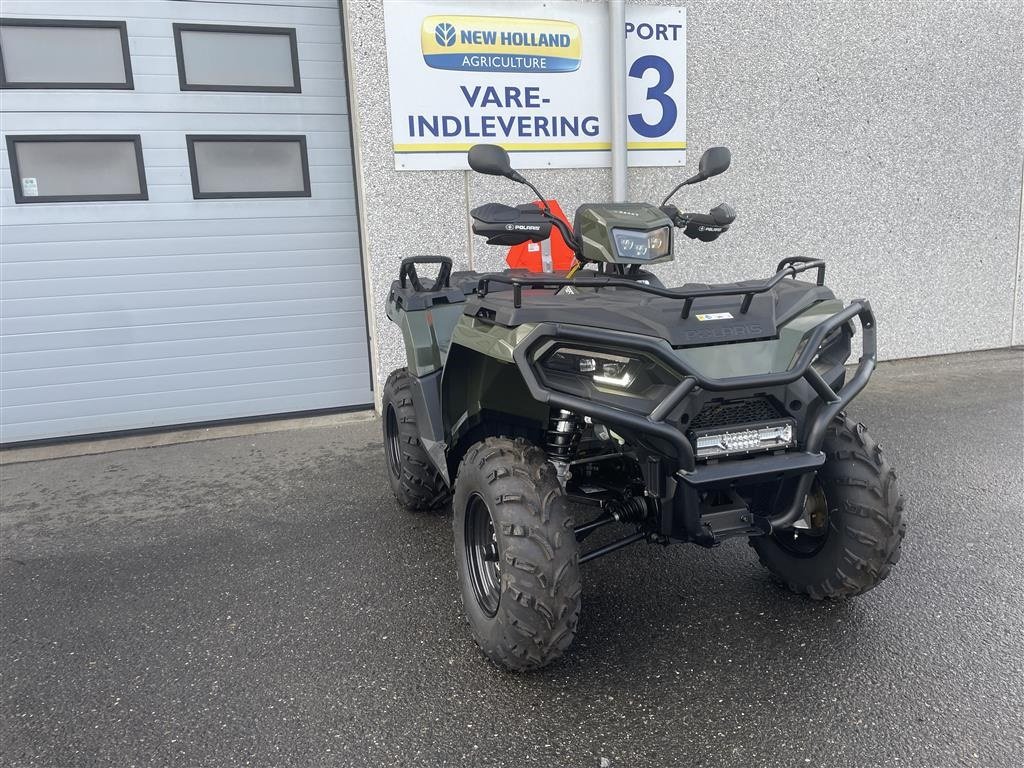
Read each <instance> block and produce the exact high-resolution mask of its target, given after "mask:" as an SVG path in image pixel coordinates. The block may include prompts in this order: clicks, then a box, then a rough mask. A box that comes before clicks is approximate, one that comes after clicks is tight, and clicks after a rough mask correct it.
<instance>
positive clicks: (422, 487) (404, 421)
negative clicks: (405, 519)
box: [381, 368, 451, 510]
mask: <svg viewBox="0 0 1024 768" xmlns="http://www.w3.org/2000/svg"><path fill="white" fill-rule="evenodd" d="M381 400H382V401H381V405H382V406H383V410H384V419H383V422H384V457H385V459H386V460H387V468H388V480H389V481H390V483H391V490H392V491H393V492H394V494H395V498H396V499H398V503H399V504H401V505H402V506H403V507H405V508H406V509H410V510H428V509H437V508H438V507H442V506H444V505H445V504H447V503H448V500H449V499H450V498H451V492H450V491H449V490H448V486H447V485H445V482H444V478H442V477H441V473H440V472H438V471H437V470H436V469H434V465H433V464H432V463H431V462H430V458H429V457H428V456H427V451H426V449H425V448H424V447H423V443H421V442H420V433H419V430H418V429H417V427H416V408H415V406H414V405H413V401H412V375H411V374H410V373H409V371H408V370H407V369H405V368H399V369H398V370H397V371H393V372H392V373H391V375H390V376H388V380H387V383H386V384H385V385H384V392H383V395H382V398H381Z"/></svg>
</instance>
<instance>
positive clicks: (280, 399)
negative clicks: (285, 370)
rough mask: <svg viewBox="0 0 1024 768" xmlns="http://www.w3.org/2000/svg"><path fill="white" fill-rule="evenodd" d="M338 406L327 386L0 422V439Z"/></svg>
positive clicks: (298, 411) (243, 416)
mask: <svg viewBox="0 0 1024 768" xmlns="http://www.w3.org/2000/svg"><path fill="white" fill-rule="evenodd" d="M336 407H337V393H336V391H335V390H334V389H331V388H328V389H325V390H323V391H314V392H305V391H304V392H289V393H286V394H284V395H273V396H270V397H258V396H257V397H252V398H246V399H241V398H239V397H235V398H234V399H229V401H228V402H219V403H195V404H189V405H184V406H174V407H161V408H156V409H148V408H146V409H142V410H137V411H111V412H109V413H101V414H98V415H94V416H69V417H65V418H59V419H57V418H53V419H49V420H47V421H46V422H45V423H40V422H38V421H23V422H17V423H6V424H0V442H14V441H16V440H17V441H26V440H41V439H46V438H49V437H52V436H53V434H54V433H56V434H60V435H90V434H98V433H106V432H117V431H124V430H138V429H146V428H151V427H163V426H167V425H174V424H181V425H186V424H194V423H197V422H198V423H202V422H218V421H224V420H225V419H244V418H251V417H259V416H263V415H266V414H301V413H302V412H304V411H317V410H327V409H333V408H336Z"/></svg>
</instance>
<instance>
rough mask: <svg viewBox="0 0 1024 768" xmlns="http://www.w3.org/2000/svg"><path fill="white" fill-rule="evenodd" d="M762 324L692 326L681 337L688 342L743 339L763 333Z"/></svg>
mask: <svg viewBox="0 0 1024 768" xmlns="http://www.w3.org/2000/svg"><path fill="white" fill-rule="evenodd" d="M764 332H765V331H764V326H763V325H762V324H761V323H747V324H745V325H724V326H719V327H717V328H694V329H693V330H687V331H686V332H685V333H684V334H683V339H685V340H686V341H688V342H695V341H727V340H729V339H745V338H748V337H750V336H760V335H762V334H764Z"/></svg>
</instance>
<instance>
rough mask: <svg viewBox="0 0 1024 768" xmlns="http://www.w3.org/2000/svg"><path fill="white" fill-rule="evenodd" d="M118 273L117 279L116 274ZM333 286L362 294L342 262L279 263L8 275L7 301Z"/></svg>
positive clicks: (357, 278)
mask: <svg viewBox="0 0 1024 768" xmlns="http://www.w3.org/2000/svg"><path fill="white" fill-rule="evenodd" d="M115 278H116V279H115ZM322 283H330V284H332V285H335V286H336V287H337V288H338V290H339V291H342V292H344V293H345V295H350V296H359V295H361V293H362V280H361V279H360V276H359V275H358V274H355V275H353V274H352V271H351V270H349V269H346V268H345V267H344V266H343V265H341V264H328V265H322V266H310V265H306V264H303V265H300V266H281V267H266V268H263V269H252V268H249V267H243V268H233V269H220V270H214V269H209V270H201V271H196V272H190V271H187V270H175V271H171V272H155V273H151V274H130V273H128V272H122V273H121V274H119V275H116V276H110V275H96V276H90V277H74V278H57V277H53V278H40V279H35V280H12V279H6V280H5V281H4V287H3V291H2V294H0V296H2V298H3V300H4V301H12V300H31V299H47V298H61V297H71V296H78V295H80V294H82V293H88V294H90V295H91V296H97V297H102V296H119V295H128V294H133V293H144V294H147V295H148V294H155V293H176V292H179V291H186V290H187V291H203V290H211V289H220V288H246V287H257V288H258V287H263V286H277V285H282V284H310V285H315V284H322Z"/></svg>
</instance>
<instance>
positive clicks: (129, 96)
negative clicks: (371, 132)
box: [4, 80, 341, 130]
mask: <svg viewBox="0 0 1024 768" xmlns="http://www.w3.org/2000/svg"><path fill="white" fill-rule="evenodd" d="M318 83H319V81H314V82H312V83H310V84H309V85H310V92H308V93H307V92H306V89H305V88H304V89H303V93H302V95H295V96H286V97H281V98H275V99H274V101H273V102H272V103H270V104H266V103H265V102H266V94H259V95H255V94H243V93H217V94H213V95H211V96H208V97H207V98H205V99H197V98H196V97H195V96H193V95H191V94H189V95H188V96H185V95H182V94H180V93H177V92H175V91H171V90H170V89H169V87H168V84H167V83H166V82H164V83H161V87H168V90H166V91H164V90H156V91H154V90H152V89H149V92H148V93H147V94H140V93H138V91H137V90H133V91H112V92H111V93H110V95H106V96H104V98H103V101H102V102H101V103H99V104H98V103H97V101H96V97H95V95H93V94H91V93H78V92H75V91H69V92H68V93H67V94H66V95H65V96H64V98H63V99H62V100H61V102H60V104H54V102H53V97H52V96H50V95H47V94H44V93H35V92H25V93H19V94H18V95H17V96H16V97H14V98H10V99H9V102H8V106H9V108H12V109H13V108H14V107H15V106H17V107H18V109H21V110H30V111H34V112H46V113H52V114H54V115H55V116H59V115H60V114H61V113H63V112H66V111H69V110H70V111H81V112H86V111H88V112H93V113H95V115H96V118H95V119H94V122H97V123H100V124H109V123H107V121H103V120H100V119H98V118H100V117H102V116H104V115H105V114H107V113H109V114H110V115H111V116H113V117H115V118H116V117H119V116H120V115H122V114H125V113H127V112H131V113H132V114H145V113H152V114H155V115H164V114H166V110H167V109H168V108H173V109H176V110H178V111H179V112H181V113H182V114H189V113H192V112H196V113H199V112H202V111H203V110H204V109H206V110H217V111H220V112H250V111H252V110H253V109H257V108H258V109H260V111H261V112H262V113H263V116H264V117H266V116H267V115H268V114H274V113H280V114H282V115H294V114H295V113H296V112H299V111H301V112H302V113H303V114H319V115H338V114H339V112H340V111H341V106H340V104H339V99H338V98H337V96H334V95H326V94H327V93H328V90H327V88H328V86H324V87H321V86H319V84H318ZM147 85H149V84H148V83H147V82H146V81H145V80H141V81H140V82H138V83H136V88H142V87H146V86H147ZM4 93H5V96H4V98H5V100H7V99H8V98H9V97H7V96H6V94H7V93H8V91H5V92H4ZM261 97H262V99H261ZM175 122H178V121H175ZM261 122H262V123H263V124H267V121H266V120H265V119H264V120H262V121H261ZM72 124H73V123H72ZM119 124H120V128H121V129H122V130H123V129H124V128H125V127H126V126H133V124H132V123H126V122H124V121H123V120H122V121H120V123H119ZM15 125H17V122H15ZM67 125H69V121H67V120H66V119H60V120H56V121H55V122H54V126H53V127H54V129H57V130H64V126H67Z"/></svg>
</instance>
